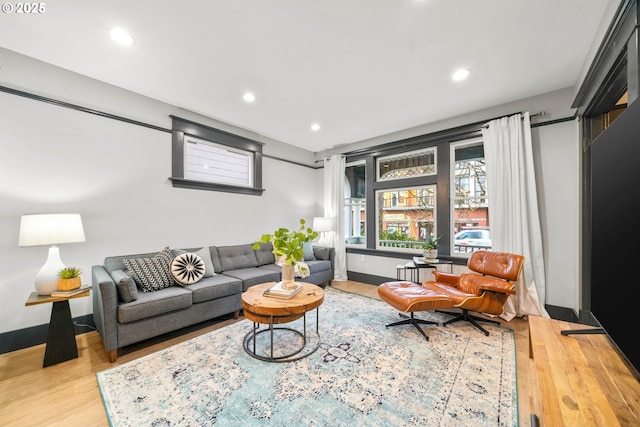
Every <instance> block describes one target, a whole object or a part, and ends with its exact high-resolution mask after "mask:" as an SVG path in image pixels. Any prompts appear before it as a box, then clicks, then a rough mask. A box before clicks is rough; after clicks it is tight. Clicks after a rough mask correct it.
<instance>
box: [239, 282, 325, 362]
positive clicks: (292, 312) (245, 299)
mask: <svg viewBox="0 0 640 427" xmlns="http://www.w3.org/2000/svg"><path fill="white" fill-rule="evenodd" d="M275 284H276V282H268V283H262V284H260V285H255V286H251V287H250V288H249V289H247V290H246V291H245V292H243V293H242V308H243V309H244V316H245V317H246V318H247V319H249V320H251V321H253V328H252V330H251V331H249V332H248V333H247V335H246V336H245V337H244V343H243V346H244V350H245V351H246V352H247V354H249V355H250V356H252V357H255V358H256V359H260V360H264V361H268V362H291V361H293V360H298V359H302V358H304V357H307V356H309V355H310V354H312V353H313V352H315V351H316V350H317V349H318V347H319V345H320V333H319V328H318V325H319V315H318V307H319V306H320V304H322V302H323V301H324V291H323V290H322V288H321V287H320V286H316V285H313V284H311V283H302V286H303V288H302V290H301V291H300V292H298V293H297V294H295V295H294V296H293V297H291V299H282V298H274V297H268V296H265V295H264V292H265V291H266V290H267V289H269V288H270V287H272V286H273V285H275ZM313 309H315V310H316V328H315V329H316V332H315V336H313V337H310V336H308V334H307V312H308V311H311V310H313ZM300 318H302V319H303V331H302V332H300V331H298V330H296V329H293V328H287V327H274V325H280V324H283V323H289V322H293V321H294V320H298V319H300ZM260 324H265V325H269V326H268V327H266V328H263V329H259V327H260V326H259V325H260ZM274 331H281V332H282V331H289V332H290V333H293V334H297V335H298V336H299V337H300V338H301V340H302V345H301V346H297V347H294V348H293V349H289V350H288V351H286V354H280V355H278V356H275V355H274V345H275V343H274ZM266 332H269V334H270V337H269V338H270V339H269V350H268V352H267V354H265V355H263V354H258V352H256V341H257V338H258V336H259V335H260V334H263V333H266ZM310 338H313V339H315V340H316V342H315V343H313V344H312V345H309V346H307V344H309V343H310ZM303 350H304V351H303Z"/></svg>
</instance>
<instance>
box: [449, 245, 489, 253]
mask: <svg viewBox="0 0 640 427" xmlns="http://www.w3.org/2000/svg"><path fill="white" fill-rule="evenodd" d="M490 249H491V246H473V245H454V246H453V253H454V254H455V253H458V254H470V253H472V252H475V251H488V250H490Z"/></svg>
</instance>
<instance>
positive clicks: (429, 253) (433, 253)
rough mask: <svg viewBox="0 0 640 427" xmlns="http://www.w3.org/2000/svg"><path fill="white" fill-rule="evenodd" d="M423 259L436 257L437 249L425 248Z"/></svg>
mask: <svg viewBox="0 0 640 427" xmlns="http://www.w3.org/2000/svg"><path fill="white" fill-rule="evenodd" d="M424 257H425V259H436V258H438V250H437V249H425V250H424Z"/></svg>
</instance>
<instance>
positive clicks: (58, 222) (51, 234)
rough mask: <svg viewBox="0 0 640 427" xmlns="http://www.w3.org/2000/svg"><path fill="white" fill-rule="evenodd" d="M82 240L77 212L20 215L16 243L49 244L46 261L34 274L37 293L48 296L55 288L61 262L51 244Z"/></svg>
mask: <svg viewBox="0 0 640 427" xmlns="http://www.w3.org/2000/svg"><path fill="white" fill-rule="evenodd" d="M84 241H85V237H84V229H83V228H82V218H81V217H80V214H35V215H22V217H21V219H20V237H19V242H18V246H20V247H25V246H45V245H53V246H51V247H50V248H49V256H48V258H47V262H45V264H44V265H43V266H42V268H41V269H40V271H39V272H38V274H37V275H36V280H35V288H36V292H37V293H38V294H39V295H51V292H53V291H55V290H57V289H58V271H60V270H61V269H63V268H64V267H65V265H64V264H63V263H62V260H61V259H60V250H59V249H58V247H57V246H55V245H59V244H63V243H77V242H84Z"/></svg>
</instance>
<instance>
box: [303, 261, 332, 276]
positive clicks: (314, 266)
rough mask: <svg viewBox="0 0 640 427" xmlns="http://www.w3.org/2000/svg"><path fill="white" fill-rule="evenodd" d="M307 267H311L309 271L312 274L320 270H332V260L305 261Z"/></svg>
mask: <svg viewBox="0 0 640 427" xmlns="http://www.w3.org/2000/svg"><path fill="white" fill-rule="evenodd" d="M305 263H306V264H307V267H309V271H310V272H311V274H313V273H317V272H319V271H325V270H331V262H330V261H321V260H316V261H305Z"/></svg>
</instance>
